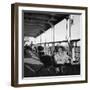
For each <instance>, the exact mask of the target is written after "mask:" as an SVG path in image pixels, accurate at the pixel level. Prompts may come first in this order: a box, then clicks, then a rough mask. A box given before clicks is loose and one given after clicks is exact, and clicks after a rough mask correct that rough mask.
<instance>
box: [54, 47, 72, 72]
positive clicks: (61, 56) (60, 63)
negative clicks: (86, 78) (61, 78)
mask: <svg viewBox="0 0 90 90" xmlns="http://www.w3.org/2000/svg"><path fill="white" fill-rule="evenodd" d="M54 59H55V63H56V64H57V68H56V71H58V72H61V73H62V72H63V67H64V64H65V63H70V61H69V60H70V59H71V58H70V57H69V56H68V55H67V52H66V50H65V48H64V47H63V46H58V47H56V53H55V55H54Z"/></svg>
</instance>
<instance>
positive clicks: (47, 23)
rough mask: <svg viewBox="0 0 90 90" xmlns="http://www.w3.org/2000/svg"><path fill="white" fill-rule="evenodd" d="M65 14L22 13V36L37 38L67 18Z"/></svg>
mask: <svg viewBox="0 0 90 90" xmlns="http://www.w3.org/2000/svg"><path fill="white" fill-rule="evenodd" d="M68 16H69V14H66V13H55V12H54V13H53V12H35V11H34V12H32V11H31V12H30V11H29V12H24V36H30V37H37V36H39V35H40V34H42V33H44V32H45V31H46V30H48V29H49V28H51V24H53V25H55V24H57V23H59V22H60V21H62V20H63V19H64V18H66V17H68Z"/></svg>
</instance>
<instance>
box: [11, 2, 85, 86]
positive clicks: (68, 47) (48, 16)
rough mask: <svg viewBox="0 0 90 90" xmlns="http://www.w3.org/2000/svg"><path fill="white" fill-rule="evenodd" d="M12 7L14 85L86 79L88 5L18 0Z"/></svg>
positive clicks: (51, 83)
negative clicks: (21, 1) (64, 4)
mask: <svg viewBox="0 0 90 90" xmlns="http://www.w3.org/2000/svg"><path fill="white" fill-rule="evenodd" d="M13 10H14V11H13ZM12 11H13V13H12V22H13V26H12V30H14V31H12V37H13V38H12V41H13V40H14V41H13V43H12V47H13V48H14V49H13V51H12V52H13V53H12V55H13V57H12V59H14V61H12V82H13V83H14V84H15V85H14V86H19V85H21V86H25V85H26V86H28V85H54V84H63V83H82V82H87V8H86V7H75V6H57V5H56V6H55V5H39V4H21V3H20V4H18V3H16V4H14V6H13V5H12ZM13 71H14V73H13ZM15 72H16V73H15ZM13 80H14V81H15V82H14V81H13Z"/></svg>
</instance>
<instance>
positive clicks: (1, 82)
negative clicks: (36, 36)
mask: <svg viewBox="0 0 90 90" xmlns="http://www.w3.org/2000/svg"><path fill="white" fill-rule="evenodd" d="M14 2H26V3H40V4H58V5H60V4H62V5H76V6H88V7H89V9H90V6H89V5H90V3H89V0H1V1H0V90H16V89H18V90H24V89H25V90H72V89H73V90H85V89H86V90H89V88H90V77H89V83H87V84H72V85H55V86H39V87H24V88H13V87H11V86H10V81H11V80H10V78H11V70H10V69H11V3H14ZM88 16H89V18H88V20H90V12H89V15H88ZM89 23H90V21H89ZM89 29H90V27H89ZM89 29H88V34H90V30H89ZM88 36H89V37H88V38H90V35H88ZM88 44H90V42H89V43H88ZM88 46H90V45H88ZM88 49H90V47H89V48H88ZM88 51H89V53H90V50H88ZM89 59H90V55H89ZM88 63H90V60H89V61H88ZM89 68H90V65H89ZM88 76H90V70H89V73H88Z"/></svg>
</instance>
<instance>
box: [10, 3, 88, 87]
mask: <svg viewBox="0 0 90 90" xmlns="http://www.w3.org/2000/svg"><path fill="white" fill-rule="evenodd" d="M19 6H25V7H26V6H27V7H42V8H56V9H58V8H61V9H76V10H85V46H86V47H85V80H78V81H65V82H47V83H34V84H33V83H32V84H29V83H28V84H18V57H19V56H18V38H19V37H18V7H19ZM87 27H88V8H87V7H82V6H64V5H46V4H32V3H14V4H11V86H14V87H22V86H24V87H25V86H41V85H58V84H74V83H87V82H88V60H87V59H88V28H87Z"/></svg>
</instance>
